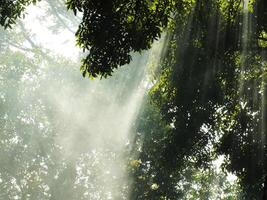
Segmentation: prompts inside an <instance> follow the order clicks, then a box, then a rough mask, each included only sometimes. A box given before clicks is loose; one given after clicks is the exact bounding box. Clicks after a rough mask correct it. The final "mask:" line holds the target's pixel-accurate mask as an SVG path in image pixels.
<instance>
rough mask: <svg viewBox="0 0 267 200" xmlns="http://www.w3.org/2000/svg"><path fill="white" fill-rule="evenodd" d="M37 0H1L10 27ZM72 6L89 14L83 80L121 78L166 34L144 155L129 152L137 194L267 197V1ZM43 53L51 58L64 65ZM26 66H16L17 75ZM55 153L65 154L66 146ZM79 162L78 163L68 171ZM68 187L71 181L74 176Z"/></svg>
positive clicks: (145, 110) (81, 37)
mask: <svg viewBox="0 0 267 200" xmlns="http://www.w3.org/2000/svg"><path fill="white" fill-rule="evenodd" d="M48 2H50V4H51V2H54V3H55V2H57V1H48ZM32 3H33V4H35V3H37V4H38V2H37V1H30V0H22V1H8V0H2V1H1V5H0V23H1V25H2V26H4V27H5V28H7V29H6V31H9V30H10V28H12V27H13V26H14V24H15V23H16V21H17V20H18V18H20V17H22V16H23V15H24V10H25V8H26V6H28V5H29V4H32ZM65 4H66V5H65V6H66V7H67V9H69V10H71V11H73V13H74V15H77V16H79V17H80V16H81V22H80V24H79V26H78V30H77V31H76V34H75V35H76V38H77V45H78V46H79V47H81V49H82V50H83V51H85V52H86V53H87V55H86V56H85V58H83V59H82V64H81V71H82V74H83V76H89V77H108V76H110V75H112V74H113V73H115V74H116V72H113V71H114V69H116V68H118V67H119V66H122V65H125V64H129V63H130V61H131V59H132V55H133V54H132V53H133V52H141V53H142V52H143V53H144V51H143V50H147V49H149V48H151V46H152V43H153V42H154V41H155V40H158V39H159V38H160V37H161V35H162V33H163V32H165V34H166V38H167V39H166V40H165V41H164V42H165V43H164V47H163V51H162V53H161V57H160V62H159V69H158V70H155V71H153V72H151V74H150V79H149V81H150V82H151V84H150V91H149V94H147V96H146V99H147V101H146V103H145V104H144V105H143V107H142V112H140V113H139V114H138V123H135V124H134V129H135V130H136V138H135V140H134V141H135V145H133V146H134V147H133V149H131V151H130V152H136V151H139V154H138V156H137V157H135V156H129V157H130V158H131V159H132V160H130V161H129V163H130V164H129V166H128V167H129V174H130V175H131V177H132V183H131V184H132V188H133V189H132V191H131V192H130V193H129V194H128V196H129V197H128V198H130V199H170V200H172V199H177V198H178V199H209V198H212V197H211V196H212V194H214V193H216V192H218V191H220V192H218V193H220V194H221V196H220V197H218V198H220V199H248V200H251V199H267V197H266V195H267V194H266V193H267V118H266V117H267V1H266V0H238V1H237V0H161V1H160V0H150V1H148V0H130V1H129V0H128V1H126V0H125V1H124V0H68V1H66V2H65ZM52 7H53V6H52ZM54 8H55V7H54ZM53 12H54V13H58V11H57V10H54V11H53ZM74 15H73V19H75V17H74ZM69 19H70V20H72V19H71V18H69ZM60 21H61V23H62V18H61V20H60ZM3 38H4V36H3ZM0 42H1V46H0V49H6V48H5V46H4V45H6V44H5V42H6V41H5V39H1V40H0ZM36 51H37V50H36ZM40 52H41V51H40V50H39V55H40V56H43V57H42V59H47V60H49V62H54V61H53V59H52V58H48V57H46V58H45V57H44V56H45V55H44V53H40ZM10 54H11V53H10ZM13 56H14V55H13ZM19 56H21V57H19ZM16 58H17V60H16V62H21V61H22V60H23V61H24V62H25V63H28V64H25V63H24V64H25V66H27V65H30V64H31V62H30V61H29V60H27V59H26V58H24V57H23V56H22V55H16ZM10 62H11V61H9V62H7V63H9V64H10ZM12 62H15V61H12ZM137 66H138V64H137ZM129 67H135V66H133V65H131V66H129ZM23 70H24V69H23V68H18V69H16V70H15V71H14V72H6V73H8V75H6V77H7V81H10V80H9V79H8V77H9V76H19V73H23ZM129 70H132V71H134V72H135V73H137V71H138V70H141V69H139V68H137V69H129ZM118 73H119V72H118ZM122 79H123V78H122ZM125 79H126V80H127V84H126V85H127V87H129V88H131V87H133V86H132V85H131V84H130V83H131V82H132V81H133V82H134V79H133V78H131V77H125ZM10 84H11V85H12V83H10ZM83 84H84V83H83ZM125 90H126V91H127V89H125ZM130 91H131V90H130ZM13 103H14V102H13ZM10 104H12V102H10ZM1 109H2V107H1ZM39 112H42V110H40V111H39ZM3 113H4V112H3ZM42 116H44V115H42ZM1 119H2V118H1ZM3 120H6V119H4V118H3ZM40 121H42V119H40ZM10 123H11V122H10ZM96 134H97V133H96ZM141 144H142V145H141ZM46 145H50V143H47V144H46ZM51 145H53V144H51ZM1 148H2V147H1ZM21 148H23V146H22V147H21ZM45 149H51V150H52V149H56V151H60V150H58V149H57V147H56V146H52V147H45ZM140 149H141V150H140ZM40 151H41V150H40ZM127 153H129V152H127ZM134 155H135V154H134ZM220 156H223V157H224V162H223V164H222V166H221V168H222V171H219V172H218V171H216V170H215V169H214V165H213V164H212V163H213V161H214V160H216V159H218V158H220ZM47 159H48V158H47ZM83 159H84V158H83ZM7 163H8V162H7ZM25 165H26V164H25ZM58 165H60V163H58ZM66 165H67V164H66ZM6 168H7V167H6ZM72 168H73V166H71V164H70V166H69V167H65V168H64V167H62V168H61V169H64V170H73V169H72ZM64 170H63V171H64ZM224 172H225V173H224ZM229 172H231V173H233V174H235V175H236V176H237V177H238V181H239V185H240V188H238V187H237V186H236V185H231V184H230V183H229V182H227V175H226V174H227V173H229ZM62 173H63V172H62ZM69 175H70V174H69ZM216 176H219V177H220V180H218V182H219V183H218V184H219V186H221V190H219V189H218V188H217V189H214V191H215V192H214V191H213V190H212V189H210V188H209V187H211V186H212V184H214V179H215V177H216ZM62 178H64V176H63V175H62ZM66 179H68V180H72V179H71V177H67V178H66ZM184 180H186V181H188V180H189V182H188V183H187V182H186V181H184ZM54 184H55V183H54ZM56 184H59V183H58V182H57V183H56ZM198 184H199V185H198ZM57 186H58V185H57ZM193 186H195V187H196V188H197V189H194V187H193ZM66 187H71V185H69V184H68V181H66ZM33 190H34V189H33ZM62 190H63V189H62ZM77 194H78V193H77ZM226 194H228V196H227V195H226ZM53 195H56V194H53ZM62 195H63V194H62ZM222 196H224V197H222ZM76 198H78V197H76ZM214 198H217V197H216V196H215V197H214ZM122 199H123V198H122Z"/></svg>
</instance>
